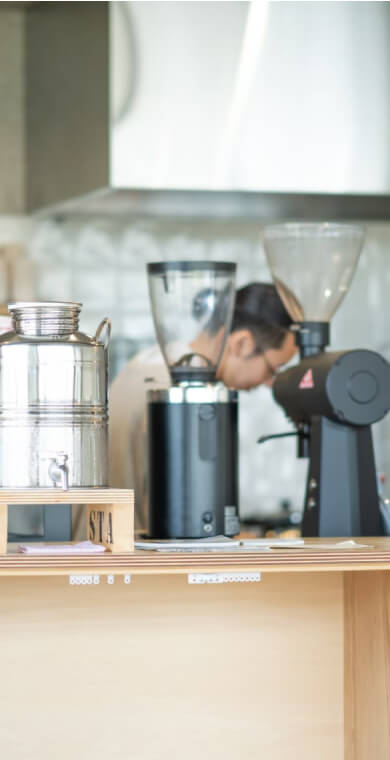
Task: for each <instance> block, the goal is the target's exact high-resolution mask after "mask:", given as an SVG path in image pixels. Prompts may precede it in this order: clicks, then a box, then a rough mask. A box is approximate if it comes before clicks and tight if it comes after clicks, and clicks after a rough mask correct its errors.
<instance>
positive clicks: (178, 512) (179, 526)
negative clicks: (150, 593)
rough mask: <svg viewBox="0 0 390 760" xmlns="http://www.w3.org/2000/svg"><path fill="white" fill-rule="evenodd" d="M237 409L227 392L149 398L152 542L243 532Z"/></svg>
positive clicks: (176, 391)
mask: <svg viewBox="0 0 390 760" xmlns="http://www.w3.org/2000/svg"><path fill="white" fill-rule="evenodd" d="M237 407H238V402H237V393H235V392H232V391H228V390H227V389H226V388H220V389H218V388H214V389H213V388H211V389H208V388H207V387H205V388H202V387H199V388H196V387H195V388H193V389H191V388H189V389H181V388H179V387H177V388H175V387H172V388H170V389H168V390H166V391H150V392H149V394H148V442H149V443H148V445H149V452H148V454H149V456H148V461H149V494H148V495H149V518H150V519H149V534H150V536H151V537H152V538H158V539H164V538H166V539H167V538H207V537H212V536H216V535H227V536H233V535H235V534H236V533H238V532H239V519H238V442H237V435H238V432H237V431H238V427H237V414H238V411H237Z"/></svg>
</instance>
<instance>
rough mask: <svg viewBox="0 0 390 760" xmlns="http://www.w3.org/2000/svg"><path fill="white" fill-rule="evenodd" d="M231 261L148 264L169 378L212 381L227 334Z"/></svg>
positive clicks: (232, 283)
mask: <svg viewBox="0 0 390 760" xmlns="http://www.w3.org/2000/svg"><path fill="white" fill-rule="evenodd" d="M235 272H236V265H235V264H234V263H231V262H222V261H217V262H214V261H165V262H161V261H160V262H155V263H151V264H148V282H149V294H150V300H151V305H152V312H153V320H154V327H155V330H156V336H157V340H158V342H159V345H160V348H161V351H162V353H163V356H164V358H165V361H166V363H167V366H168V369H169V371H170V373H171V377H172V380H173V382H174V383H179V382H210V381H213V380H215V376H216V371H217V367H218V363H219V361H220V358H221V355H222V351H223V348H224V345H225V341H226V338H227V336H228V334H229V330H230V326H231V321H232V316H233V307H234V297H235Z"/></svg>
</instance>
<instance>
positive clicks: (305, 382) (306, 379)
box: [299, 369, 314, 388]
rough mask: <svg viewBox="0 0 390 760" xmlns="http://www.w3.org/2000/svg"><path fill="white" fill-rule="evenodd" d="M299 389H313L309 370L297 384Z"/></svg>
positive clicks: (311, 375) (311, 373)
mask: <svg viewBox="0 0 390 760" xmlns="http://www.w3.org/2000/svg"><path fill="white" fill-rule="evenodd" d="M299 388H314V379H313V372H312V371H311V369H308V370H307V372H305V374H304V376H303V378H302V380H301V382H300V383H299Z"/></svg>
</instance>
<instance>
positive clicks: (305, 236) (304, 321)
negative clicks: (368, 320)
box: [264, 223, 364, 356]
mask: <svg viewBox="0 0 390 760" xmlns="http://www.w3.org/2000/svg"><path fill="white" fill-rule="evenodd" d="M363 240H364V231H363V229H362V228H361V227H358V226H355V225H349V224H328V223H322V224H304V223H302V224H299V223H292V224H277V225H271V226H269V227H266V228H265V233H264V246H265V254H266V257H267V261H268V265H269V267H270V270H271V273H272V277H273V280H274V283H275V285H276V287H277V289H278V292H279V295H280V297H281V299H282V301H283V303H284V306H285V307H286V309H287V311H288V312H289V314H290V316H291V318H292V320H293V321H294V323H295V324H296V329H297V336H296V341H297V344H298V345H299V347H300V350H301V355H302V356H308V355H310V354H313V353H318V352H319V351H321V350H323V348H324V347H325V346H326V345H328V343H329V321H330V319H331V318H332V316H333V314H334V313H335V311H336V309H337V308H338V307H339V305H340V303H341V301H342V300H343V298H344V296H345V294H346V292H347V290H348V288H349V286H350V284H351V281H352V278H353V275H354V273H355V269H356V266H357V263H358V260H359V256H360V251H361V248H362V245H363Z"/></svg>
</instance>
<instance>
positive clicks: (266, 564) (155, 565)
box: [0, 538, 390, 576]
mask: <svg viewBox="0 0 390 760" xmlns="http://www.w3.org/2000/svg"><path fill="white" fill-rule="evenodd" d="M337 541H338V539H334V540H331V539H328V540H327V541H326V542H327V543H328V542H329V543H336V542H337ZM356 541H357V542H360V543H363V542H364V543H367V544H370V548H362V549H350V550H349V549H348V550H345V549H344V550H340V549H333V550H332V549H325V550H323V549H322V550H321V549H283V550H281V549H272V550H271V551H269V552H258V553H257V552H256V553H255V552H253V551H251V552H240V553H233V552H229V553H228V552H226V551H224V552H212V553H211V552H208V553H202V554H200V553H196V554H195V553H192V554H191V553H184V552H183V553H181V552H180V553H178V552H175V553H173V552H172V553H169V554H168V553H159V552H146V551H143V550H138V551H135V552H117V553H115V554H111V553H109V552H107V553H105V554H102V555H90V554H88V555H78V556H74V555H73V556H70V555H65V554H64V555H47V554H41V555H37V554H35V555H26V554H20V553H17V552H16V546H15V545H14V546H13V547H12V548H11V549H9V553H8V554H5V555H2V556H0V575H3V576H4V575H8V576H10V575H15V576H17V575H31V576H34V575H49V576H50V575H68V574H71V573H77V572H78V571H82V572H84V573H85V572H90V573H92V572H93V573H100V574H102V575H104V574H111V573H118V574H121V573H132V574H137V575H166V574H178V573H182V574H185V573H189V572H191V573H193V572H197V571H199V572H219V571H221V572H223V571H226V572H227V571H232V570H233V571H234V570H235V571H240V570H259V571H261V572H264V573H280V572H283V573H286V572H288V573H290V572H300V573H303V572H304V573H307V572H332V571H334V572H339V571H361V570H364V571H368V570H390V538H374V539H356ZM310 543H315V539H310ZM317 543H321V544H323V543H324V539H317Z"/></svg>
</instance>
